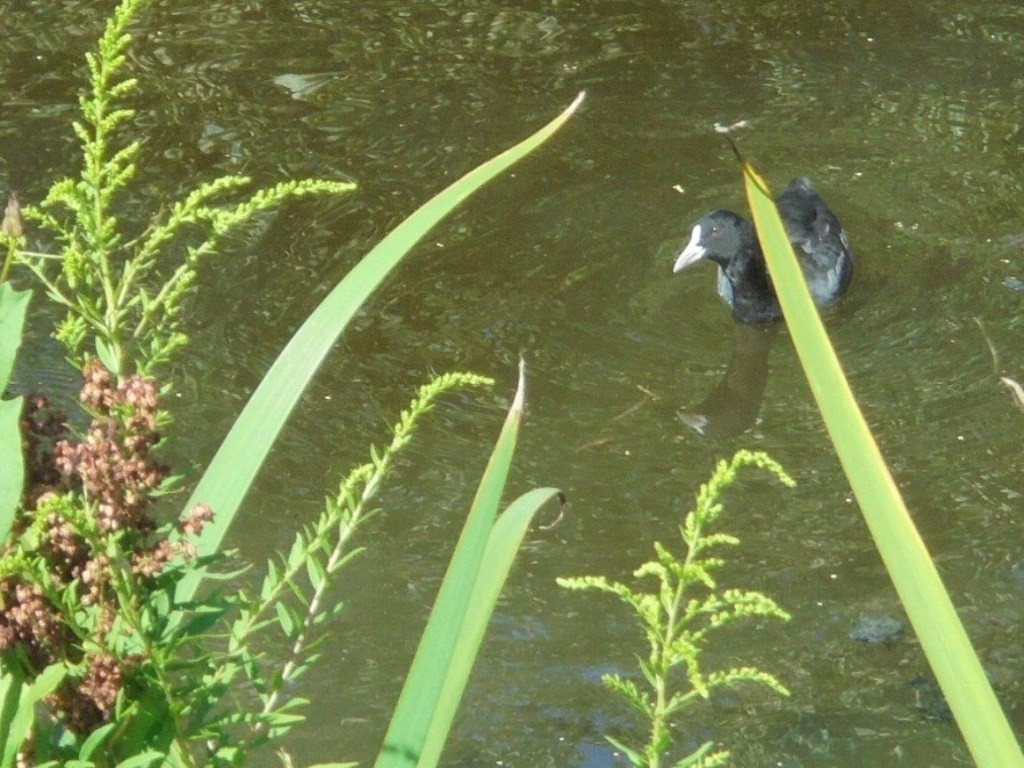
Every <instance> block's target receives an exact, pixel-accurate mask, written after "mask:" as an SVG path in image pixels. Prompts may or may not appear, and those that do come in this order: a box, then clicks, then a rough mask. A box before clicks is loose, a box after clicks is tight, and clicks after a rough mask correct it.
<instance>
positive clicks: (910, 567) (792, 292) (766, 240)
mask: <svg viewBox="0 0 1024 768" xmlns="http://www.w3.org/2000/svg"><path fill="white" fill-rule="evenodd" d="M741 164H742V166H743V179H744V183H745V186H746V191H747V199H748V201H749V202H750V208H751V212H752V213H753V215H754V223H755V227H756V229H757V233H758V238H759V239H760V241H761V246H762V249H763V250H764V253H765V258H766V260H767V262H768V268H769V272H770V273H771V276H772V282H773V283H774V285H775V289H776V293H777V294H778V297H779V303H780V304H781V305H782V311H783V315H784V316H785V318H786V324H787V325H788V327H789V330H790V334H791V335H792V338H793V344H794V346H795V347H796V350H797V354H798V355H799V357H800V362H801V364H802V365H803V368H804V373H805V374H806V376H807V380H808V382H809V383H810V386H811V391H812V393H813V394H814V398H815V400H816V401H817V403H818V408H819V410H820V411H821V415H822V418H823V419H824V421H825V426H826V428H827V429H828V433H829V435H830V437H831V439H832V443H833V445H835V448H836V453H837V454H838V456H839V459H840V461H841V462H842V465H843V470H844V471H845V473H846V476H847V478H848V479H849V481H850V486H851V488H852V489H853V492H854V495H855V496H856V497H857V502H858V504H859V505H860V508H861V511H862V512H863V514H864V519H865V520H866V521H867V524H868V528H869V529H870V531H871V535H872V537H873V538H874V541H875V545H876V546H877V547H878V551H879V553H880V554H881V556H882V560H883V562H884V563H885V567H886V569H887V570H888V571H889V575H890V577H891V578H892V580H893V583H894V585H895V586H896V591H897V592H898V593H899V596H900V599H901V600H902V602H903V605H904V607H905V609H906V611H907V616H908V617H909V618H910V622H911V624H912V625H913V627H914V631H915V632H916V633H917V637H918V639H920V641H921V645H922V647H923V648H924V651H925V654H926V655H927V657H928V662H929V664H931V667H932V671H933V672H934V673H935V677H936V679H937V680H938V682H939V685H940V686H941V688H942V691H943V693H944V694H945V696H946V699H947V701H948V702H949V706H950V708H951V709H952V711H953V714H954V716H955V717H956V720H957V724H958V725H959V726H960V730H961V732H962V733H963V735H964V739H965V741H966V742H967V747H968V749H969V750H970V751H971V755H972V756H973V757H974V760H975V762H976V763H977V765H978V766H982V767H983V768H1012V767H1016V768H1021V767H1022V766H1024V756H1022V754H1021V750H1020V746H1019V745H1018V744H1017V740H1016V739H1015V737H1014V735H1013V731H1012V730H1011V729H1010V726H1009V724H1008V723H1007V721H1006V717H1005V716H1004V714H1003V711H1002V709H1001V708H1000V706H999V702H998V700H997V699H996V697H995V694H994V693H993V691H992V687H991V685H990V684H989V682H988V678H987V677H986V675H985V671H984V669H983V668H982V666H981V662H980V661H979V660H978V657H977V655H976V654H975V652H974V649H973V647H972V646H971V642H970V640H969V638H968V637H967V633H966V631H965V630H964V628H963V625H962V624H961V623H960V619H959V617H958V616H957V613H956V610H955V608H954V607H953V603H952V601H951V600H950V598H949V595H948V593H947V592H946V589H945V587H944V586H943V584H942V581H941V579H940V578H939V574H938V572H937V571H936V569H935V565H934V563H933V562H932V560H931V557H929V555H928V551H927V549H926V548H925V545H924V542H923V541H922V540H921V537H920V535H919V534H918V532H917V529H916V528H915V526H914V523H913V521H912V520H911V518H910V515H909V513H908V512H907V509H906V506H905V505H904V503H903V498H902V497H901V496H900V493H899V490H898V489H897V487H896V483H895V482H894V481H893V478H892V475H891V474H890V473H889V468H888V466H887V465H886V463H885V460H884V459H883V458H882V454H881V451H879V449H878V446H877V444H876V443H875V441H874V438H873V437H872V435H871V431H870V429H869V428H868V425H867V422H866V421H865V420H864V417H863V415H862V414H861V412H860V408H859V407H858V405H857V402H856V400H855V399H854V397H853V393H852V392H851V390H850V387H849V385H848V384H847V381H846V377H845V376H844V374H843V370H842V367H841V366H840V364H839V360H838V358H837V357H836V354H835V351H834V350H833V349H832V344H831V342H830V341H829V338H828V335H827V334H826V332H825V328H824V326H823V325H822V322H821V318H820V317H819V315H818V312H817V309H816V308H815V306H814V302H813V301H812V299H811V296H810V293H809V291H808V290H807V286H806V284H805V283H804V278H803V275H802V273H801V270H800V265H799V264H798V263H797V260H796V257H795V256H794V254H793V250H792V247H791V246H790V243H789V238H788V237H787V236H786V230H785V227H784V225H783V223H782V221H781V220H780V219H779V215H778V211H777V209H776V208H775V204H774V203H773V202H772V198H771V194H770V193H769V191H768V188H767V185H766V184H765V183H764V181H763V180H762V179H761V178H760V177H759V176H758V175H757V173H756V172H755V171H754V170H753V168H751V167H750V165H749V164H747V163H746V162H745V161H743V160H742V158H741Z"/></svg>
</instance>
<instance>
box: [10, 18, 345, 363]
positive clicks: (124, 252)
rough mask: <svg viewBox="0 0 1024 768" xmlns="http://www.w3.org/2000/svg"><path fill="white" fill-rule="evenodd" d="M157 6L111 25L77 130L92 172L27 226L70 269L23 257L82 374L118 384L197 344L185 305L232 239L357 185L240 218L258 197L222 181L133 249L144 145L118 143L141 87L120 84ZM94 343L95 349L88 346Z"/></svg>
mask: <svg viewBox="0 0 1024 768" xmlns="http://www.w3.org/2000/svg"><path fill="white" fill-rule="evenodd" d="M148 2H149V0H123V2H121V3H120V5H118V7H117V9H116V11H115V12H114V15H113V16H112V17H111V18H110V20H109V21H108V23H107V25H106V29H105V31H104V33H103V36H102V37H101V38H100V41H99V49H98V51H97V52H96V53H91V52H90V53H87V54H86V62H87V64H88V67H89V80H90V82H89V86H90V87H89V89H88V91H87V92H86V93H85V94H83V95H82V96H81V98H80V99H79V106H80V109H81V113H82V120H81V122H78V121H76V122H75V123H74V130H75V134H76V135H77V136H78V139H79V141H80V142H81V146H82V150H83V154H84V163H83V167H82V172H81V174H80V176H79V178H78V179H70V178H69V179H64V180H62V181H58V182H57V183H55V184H54V185H53V186H52V187H51V188H50V192H49V194H48V195H47V196H46V198H45V199H44V200H43V202H42V204H41V205H40V206H39V207H38V208H36V207H27V208H26V209H25V215H26V217H27V218H29V219H30V220H35V221H37V222H38V223H39V224H40V225H41V226H42V227H43V229H44V230H48V231H49V232H51V233H52V234H53V235H54V236H55V238H56V239H57V241H58V242H60V244H61V254H60V256H59V261H60V269H59V271H58V272H57V273H56V275H53V276H51V274H50V272H51V270H50V269H49V264H50V262H51V261H52V257H50V256H49V255H47V254H39V253H28V252H25V253H23V254H22V261H23V263H24V264H25V265H26V266H27V267H28V268H29V269H31V270H32V272H34V273H35V275H36V277H37V278H38V279H39V281H40V282H41V283H42V284H43V285H44V286H45V288H46V291H47V293H48V294H49V296H50V298H51V299H53V300H54V301H55V302H57V303H58V304H60V305H61V306H63V307H64V309H65V310H66V314H65V317H64V320H63V321H62V322H61V324H60V326H59V327H58V329H57V333H56V336H57V338H58V339H59V340H60V341H61V342H62V343H63V344H64V345H65V347H66V348H67V349H68V352H69V354H70V355H71V358H72V360H73V361H74V362H75V364H76V365H78V366H79V367H81V366H83V365H84V364H85V361H86V360H87V359H88V358H89V357H92V356H95V355H98V356H99V358H100V359H101V360H102V361H103V363H104V365H105V366H106V367H107V368H108V369H109V370H110V371H112V372H113V373H114V374H115V375H116V376H117V377H118V378H122V377H125V376H128V375H130V374H131V373H133V372H135V371H138V372H140V373H143V374H144V375H153V374H154V373H155V372H156V370H157V368H158V367H159V366H160V365H162V364H165V363H167V362H168V361H169V360H170V359H171V357H172V355H173V354H174V353H175V352H176V351H177V350H179V349H180V348H181V347H182V346H184V345H185V343H186V342H187V338H186V336H185V334H184V332H183V331H182V330H181V327H180V322H179V319H180V313H181V307H182V302H183V300H184V299H185V297H186V296H187V295H188V294H189V293H190V292H191V290H192V289H193V288H194V286H195V281H196V268H197V266H198V265H199V263H200V262H201V261H202V260H203V259H204V258H207V257H209V256H211V255H212V254H214V253H215V252H216V249H217V246H218V244H219V243H220V242H221V241H222V240H223V239H224V237H225V236H226V235H228V234H229V233H230V232H232V231H233V230H235V229H237V228H238V227H239V226H241V225H242V224H245V223H246V222H248V221H250V220H251V219H252V218H253V217H254V216H256V215H257V214H258V213H260V212H262V211H265V210H268V209H270V208H272V207H274V206H276V205H278V204H280V203H281V202H282V201H284V200H286V199H289V198H295V197H302V196H305V195H313V194H337V193H341V192H348V191H350V190H352V189H354V188H355V185H354V184H351V183H341V182H335V181H322V180H312V179H304V180H292V181H285V182H281V183H279V184H277V185H275V186H273V187H271V188H270V189H263V190H260V191H258V192H256V193H255V194H253V195H251V196H250V197H249V198H248V199H247V200H244V201H243V202H241V203H237V204H235V205H233V206H225V205H215V204H214V201H215V200H216V199H218V198H221V197H223V196H225V195H229V194H232V193H237V192H239V191H240V190H242V189H243V188H245V187H247V186H249V184H250V180H249V179H248V178H246V177H245V176H222V177H220V178H218V179H214V180H212V181H209V182H205V183H203V184H200V185H199V187H198V188H196V189H195V190H193V191H192V192H191V193H190V194H188V195H187V196H186V197H185V198H184V199H183V200H180V201H178V202H176V203H174V204H172V205H171V206H170V207H169V209H168V212H167V213H166V214H165V215H163V216H162V217H160V218H159V219H154V221H153V222H152V223H151V224H150V226H149V227H148V228H147V229H146V231H144V232H143V233H142V234H141V235H139V236H138V237H136V238H133V239H129V238H128V236H127V235H126V234H125V233H124V228H123V226H122V224H121V222H120V220H119V219H118V216H117V212H116V211H117V201H118V197H119V195H121V194H122V193H123V192H124V190H125V188H126V187H127V185H128V184H129V182H130V181H131V180H132V179H133V178H134V177H135V175H136V173H137V171H138V168H137V161H138V157H139V150H140V148H141V146H142V145H141V143H140V142H139V141H131V142H129V143H128V144H127V145H125V146H123V147H121V148H115V143H116V138H117V136H118V133H119V131H121V130H123V129H125V128H126V127H127V124H128V123H129V122H130V121H131V119H132V118H133V117H134V116H135V112H134V110H132V109H129V108H126V107H124V106H121V104H122V102H123V101H124V99H126V98H127V97H128V96H130V95H131V94H132V93H133V92H134V91H135V90H136V89H137V87H138V83H137V81H136V80H135V79H134V78H123V79H122V78H121V76H120V72H121V69H122V68H123V66H124V64H125V60H126V57H125V50H126V49H127V47H128V45H129V44H130V42H131V37H130V35H129V34H128V33H127V28H128V25H129V23H130V22H131V21H132V19H133V18H134V17H135V16H136V15H137V14H138V12H139V11H140V9H141V8H142V7H143V6H144V5H146V3H148ZM197 227H198V228H204V229H205V230H206V231H207V232H208V234H207V236H206V237H205V239H203V240H202V241H201V242H200V243H198V244H196V245H189V246H188V248H187V255H186V257H185V259H184V260H183V261H182V262H181V264H179V266H178V267H177V268H176V269H175V270H174V271H173V272H172V273H171V274H170V275H169V276H167V277H165V278H163V279H162V282H160V281H155V280H154V278H155V277H156V275H155V272H156V267H157V265H158V263H159V262H160V257H161V254H162V253H163V250H164V249H166V248H168V247H169V246H170V245H172V244H173V243H174V241H175V238H177V237H178V236H179V235H181V234H183V233H186V232H187V231H188V230H189V229H194V228H197ZM90 341H91V343H89V342H90Z"/></svg>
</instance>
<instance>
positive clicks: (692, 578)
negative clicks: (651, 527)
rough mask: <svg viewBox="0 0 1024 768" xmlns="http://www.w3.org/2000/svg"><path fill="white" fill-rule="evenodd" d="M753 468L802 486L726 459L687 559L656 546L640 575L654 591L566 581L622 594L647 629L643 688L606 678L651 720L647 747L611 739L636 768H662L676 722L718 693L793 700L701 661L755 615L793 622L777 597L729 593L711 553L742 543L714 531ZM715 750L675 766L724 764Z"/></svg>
mask: <svg viewBox="0 0 1024 768" xmlns="http://www.w3.org/2000/svg"><path fill="white" fill-rule="evenodd" d="M748 465H753V466H757V467H761V468H762V469H766V470H768V471H769V472H771V473H772V474H773V475H775V477H776V478H778V479H779V480H780V481H781V482H782V483H784V484H785V485H787V486H792V485H794V482H793V480H792V479H791V478H790V477H789V475H787V474H786V473H785V471H784V470H783V469H782V467H781V466H779V464H777V463H776V462H775V461H773V460H772V459H771V458H770V457H769V456H768V455H767V454H764V453H761V452H751V451H745V450H741V451H739V452H737V453H736V454H735V455H734V456H733V458H732V460H731V461H728V462H726V461H724V460H723V461H720V462H719V463H718V466H717V467H716V468H715V471H714V473H713V474H712V476H711V478H710V479H709V480H708V482H707V483H705V484H703V485H702V486H701V487H700V491H699V492H698V493H697V501H696V506H695V507H694V509H693V510H692V511H691V512H689V513H688V514H687V515H686V518H685V521H684V523H683V525H682V526H680V529H679V532H680V535H681V537H682V541H683V544H684V545H685V547H686V555H685V556H684V557H682V558H680V557H679V556H677V555H675V554H674V553H673V552H672V551H671V550H670V549H669V548H668V547H665V546H663V545H662V544H660V543H658V542H655V544H654V550H655V553H656V555H657V557H656V559H654V560H651V561H648V562H646V563H644V564H643V565H641V566H640V567H639V568H638V569H637V570H636V571H634V573H633V575H634V577H636V578H637V579H645V578H653V579H654V580H655V581H656V584H655V585H654V586H653V587H652V588H651V589H650V590H648V591H644V590H641V589H639V588H636V587H633V586H630V585H628V584H624V583H621V582H617V581H610V580H609V579H607V578H605V577H604V576H582V577H574V578H560V579H558V583H559V584H560V585H561V586H563V587H566V588H568V589H575V590H586V589H596V590H598V591H601V592H607V593H608V594H611V595H615V596H616V597H618V598H619V599H620V600H621V601H622V602H624V603H626V604H627V605H628V606H630V607H631V608H632V609H633V612H634V613H635V614H636V617H637V621H638V623H639V624H640V628H641V629H642V630H643V633H644V636H645V638H646V640H647V644H648V649H649V650H648V654H647V657H646V658H638V662H639V666H640V672H641V675H642V678H643V680H642V682H641V683H639V684H638V682H637V681H635V680H633V679H631V678H626V677H623V676H622V675H618V674H608V675H605V676H604V678H603V681H604V684H605V685H606V686H607V687H608V688H609V689H611V690H612V691H614V692H615V693H616V694H618V695H619V697H620V698H621V699H622V700H623V701H625V703H626V704H628V705H629V707H630V708H632V709H633V710H635V711H636V712H637V713H639V714H640V716H641V717H642V718H643V719H644V720H645V721H646V722H647V725H648V735H647V741H646V743H644V744H643V745H629V744H626V743H625V742H624V741H622V740H620V739H615V738H612V737H610V736H609V737H606V738H607V739H608V741H610V742H611V743H612V744H613V745H614V746H615V747H616V748H617V749H619V750H621V751H622V753H623V754H625V755H626V756H627V757H628V758H629V761H630V763H631V764H632V765H634V766H638V767H644V768H660V766H661V765H662V760H663V759H664V758H665V757H666V755H667V754H668V753H669V752H670V751H671V749H672V747H673V743H674V739H673V731H672V723H673V720H674V718H677V717H678V715H679V713H680V712H682V711H683V710H685V709H686V708H687V707H690V706H692V705H693V704H694V703H695V702H697V701H698V700H701V699H707V698H708V697H709V696H710V695H711V693H712V692H713V691H714V690H715V689H716V688H723V687H732V686H736V685H739V684H742V683H758V684H761V685H765V686H767V687H769V688H771V689H772V690H774V691H776V692H777V693H779V694H781V695H783V696H788V695H789V691H787V690H786V688H785V686H784V685H783V684H782V683H781V682H779V680H778V679H777V678H776V677H775V676H774V675H772V674H770V673H768V672H764V671H762V670H760V669H758V668H757V667H752V666H742V667H730V668H728V669H722V670H715V671H712V672H706V671H705V670H704V669H703V665H702V658H701V657H702V655H703V653H704V650H705V648H706V646H707V644H708V642H709V639H710V636H711V634H712V633H713V632H715V631H717V630H719V629H721V628H722V627H725V626H728V625H730V624H732V623H734V622H736V621H738V620H740V619H744V618H750V617H762V618H777V619H782V620H784V621H788V620H789V614H788V613H786V612H785V611H784V610H783V609H782V608H780V607H779V605H778V604H776V603H775V601H774V600H772V599H771V598H769V597H767V596H765V595H763V594H761V593H760V592H756V591H752V590H743V589H721V588H720V587H719V585H718V581H717V579H716V573H717V572H718V571H719V570H721V568H722V567H723V566H724V565H725V564H726V560H725V559H724V558H722V557H720V556H717V555H712V554H710V550H712V549H717V548H720V547H722V546H735V545H737V544H739V540H738V539H737V538H736V537H734V536H731V535H729V534H725V533H711V532H709V528H710V526H711V525H712V524H714V523H715V522H716V521H717V520H718V517H719V516H720V515H721V513H722V504H721V495H722V492H723V491H724V490H725V489H726V488H728V487H729V486H730V485H731V484H732V483H734V482H735V481H736V476H737V473H738V472H739V470H740V469H741V468H742V467H744V466H748ZM675 670H679V672H682V673H684V674H685V680H686V683H687V687H685V688H684V687H679V688H678V689H675V688H674V687H673V684H672V680H673V672H674V671H675ZM713 749H714V745H713V743H712V742H707V743H705V744H703V745H702V746H701V747H699V748H698V749H697V750H696V751H695V752H693V753H692V754H690V755H688V756H686V757H683V758H681V759H679V760H677V761H675V762H673V763H672V766H673V767H674V768H683V767H684V766H699V767H700V768H710V766H716V765H723V764H724V763H725V762H726V760H727V759H728V757H729V753H728V751H726V750H717V751H713Z"/></svg>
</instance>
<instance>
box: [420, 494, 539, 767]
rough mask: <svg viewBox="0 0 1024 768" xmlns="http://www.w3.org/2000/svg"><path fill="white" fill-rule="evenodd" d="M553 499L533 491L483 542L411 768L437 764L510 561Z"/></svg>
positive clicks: (510, 509) (510, 508)
mask: <svg viewBox="0 0 1024 768" xmlns="http://www.w3.org/2000/svg"><path fill="white" fill-rule="evenodd" d="M557 495H558V489H557V488H536V489H534V490H532V491H528V492H527V493H524V494H523V495H522V496H520V497H519V498H518V499H516V500H515V501H513V502H512V503H511V504H509V506H508V508H507V509H506V510H505V511H504V512H502V513H501V517H499V518H498V522H497V523H495V525H494V528H493V530H492V531H491V535H490V536H489V537H488V539H487V549H486V550H485V551H484V557H483V564H482V567H481V569H480V572H479V574H478V576H477V581H476V585H475V586H474V588H473V593H472V594H471V595H470V598H469V606H468V610H467V612H466V615H465V618H464V620H463V622H462V627H461V629H460V631H459V635H458V639H457V641H456V645H455V648H454V649H453V650H452V656H451V663H450V664H449V666H448V669H447V670H446V674H445V678H444V684H443V686H442V688H441V690H440V691H439V693H438V697H437V703H436V705H435V707H434V713H433V718H432V719H431V721H430V727H429V728H428V729H427V739H426V742H425V743H424V745H423V749H422V752H421V754H420V759H419V762H418V763H417V768H434V766H436V765H437V763H438V761H439V760H440V758H441V752H442V750H443V749H444V744H445V741H446V740H447V737H448V732H449V731H450V730H451V726H452V721H453V720H454V719H455V713H456V712H457V711H458V708H459V703H460V702H461V701H462V694H463V692H464V691H465V689H466V683H467V682H468V681H469V674H470V672H471V671H472V669H473V663H474V662H475V661H476V656H477V653H478V652H479V650H480V645H481V643H483V639H484V635H485V634H486V632H487V626H488V624H490V620H491V615H492V614H493V613H494V606H495V605H496V604H497V602H498V596H499V595H500V594H501V589H502V587H503V586H504V585H505V580H506V579H507V578H508V574H509V571H510V570H511V569H512V561H513V560H514V559H515V556H516V553H517V552H518V551H519V545H520V544H521V543H522V541H523V537H524V536H525V535H526V531H527V529H528V528H529V527H530V523H531V521H532V520H533V516H534V515H535V514H536V513H537V511H538V510H539V509H540V508H541V507H542V506H543V505H544V504H545V503H546V502H548V501H549V500H550V499H552V498H553V497H555V496H557Z"/></svg>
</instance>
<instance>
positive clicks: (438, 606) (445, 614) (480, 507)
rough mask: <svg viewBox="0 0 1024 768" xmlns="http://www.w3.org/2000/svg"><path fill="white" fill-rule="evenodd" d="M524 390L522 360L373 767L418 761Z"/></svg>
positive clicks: (398, 767) (504, 473)
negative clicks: (517, 380)
mask: <svg viewBox="0 0 1024 768" xmlns="http://www.w3.org/2000/svg"><path fill="white" fill-rule="evenodd" d="M524 396H525V392H524V380H523V366H522V363H520V368H519V386H518V387H517V388H516V395H515V398H514V399H513V400H512V405H511V406H510V407H509V411H508V415H507V416H506V418H505V423H504V425H503V426H502V429H501V434H500V435H499V436H498V440H497V442H496V443H495V445H494V450H493V451H492V452H491V457H490V459H489V461H488V462H487V468H486V469H485V470H484V474H483V477H482V478H481V480H480V485H479V486H478V488H477V492H476V497H475V498H474V499H473V505H472V507H471V508H470V512H469V516H468V517H467V519H466V523H465V525H464V526H463V528H462V534H461V535H460V536H459V541H458V543H457V544H456V546H455V552H454V553H453V554H452V559H451V563H449V565H448V572H447V573H446V574H445V578H444V581H443V582H442V584H441V588H440V590H439V591H438V593H437V599H436V600H435V601H434V607H433V609H432V610H431V612H430V618H429V619H428V620H427V627H426V629H425V630H424V632H423V637H422V639H421V640H420V644H419V647H418V648H417V649H416V655H415V657H414V658H413V661H412V666H411V667H410V669H409V675H408V677H407V678H406V681H405V685H404V686H403V687H402V693H401V694H400V696H399V698H398V704H397V706H396V707H395V712H394V714H393V715H392V717H391V725H390V726H389V727H388V732H387V735H386V736H385V737H384V745H383V747H382V748H381V752H380V754H379V755H378V756H377V762H376V763H375V765H376V768H407V767H408V766H415V765H417V764H418V763H419V760H420V755H421V754H422V751H423V745H424V744H425V743H426V740H427V734H428V732H429V730H430V727H431V721H432V720H433V717H434V711H435V709H436V708H437V702H438V698H439V696H440V695H441V691H442V690H443V688H444V685H445V678H446V676H447V674H448V668H449V666H450V665H451V663H452V656H453V653H454V652H455V647H456V645H457V643H458V637H459V633H460V631H461V627H462V622H463V619H464V617H465V615H466V611H467V609H468V606H469V603H470V600H471V598H472V595H473V590H474V588H475V584H476V581H477V575H478V573H479V572H480V565H481V563H482V561H483V557H484V552H485V550H486V547H487V541H488V537H489V536H490V535H491V531H492V529H493V526H494V521H495V519H496V517H497V514H498V504H499V502H500V501H501V494H502V492H503V491H504V488H505V480H506V479H507V478H508V471H509V467H510V466H511V465H512V456H513V454H514V452H515V446H516V439H517V437H518V434H519V424H520V422H521V420H522V413H523V398H524Z"/></svg>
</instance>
